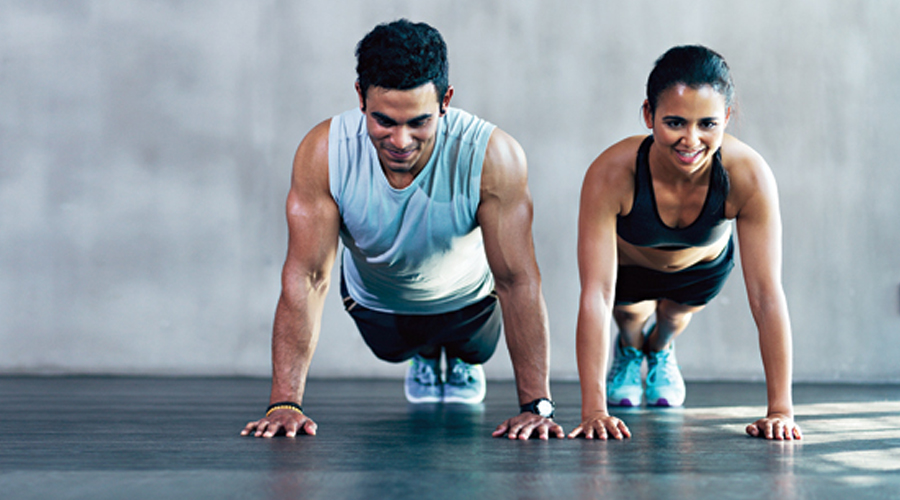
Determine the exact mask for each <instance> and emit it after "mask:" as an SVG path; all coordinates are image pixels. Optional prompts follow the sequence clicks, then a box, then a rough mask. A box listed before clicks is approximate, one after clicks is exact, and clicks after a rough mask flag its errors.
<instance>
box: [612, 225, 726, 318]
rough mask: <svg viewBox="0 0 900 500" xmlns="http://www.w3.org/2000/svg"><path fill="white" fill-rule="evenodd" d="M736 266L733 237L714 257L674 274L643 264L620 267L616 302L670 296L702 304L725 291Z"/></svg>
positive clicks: (678, 300)
mask: <svg viewBox="0 0 900 500" xmlns="http://www.w3.org/2000/svg"><path fill="white" fill-rule="evenodd" d="M733 268H734V237H732V238H731V239H730V240H728V246H726V247H725V249H724V250H722V253H720V254H719V256H718V257H716V258H715V259H713V260H711V261H709V262H701V263H699V264H695V265H693V266H691V267H689V268H687V269H683V270H681V271H677V272H674V273H664V272H661V271H656V270H653V269H647V268H645V267H641V266H619V276H618V278H617V279H616V304H617V305H626V304H636V303H638V302H643V301H645V300H660V299H669V300H671V301H673V302H677V303H679V304H684V305H687V306H702V305H705V304H707V303H708V302H709V301H710V300H712V299H713V297H715V296H716V295H718V294H719V292H720V291H722V287H724V286H725V281H726V280H727V279H728V275H729V274H731V270H732V269H733Z"/></svg>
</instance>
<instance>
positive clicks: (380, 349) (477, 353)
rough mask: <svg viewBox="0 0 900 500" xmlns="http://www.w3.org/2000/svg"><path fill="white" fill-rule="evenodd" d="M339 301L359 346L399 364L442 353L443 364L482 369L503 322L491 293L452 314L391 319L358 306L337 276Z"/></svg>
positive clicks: (495, 344) (495, 299) (419, 315)
mask: <svg viewBox="0 0 900 500" xmlns="http://www.w3.org/2000/svg"><path fill="white" fill-rule="evenodd" d="M341 298H342V299H343V301H344V309H345V310H346V311H347V312H348V313H349V314H350V317H352V318H353V321H354V322H356V327H357V328H359V333H361V334H362V337H363V340H365V341H366V344H367V345H368V346H369V348H370V349H372V352H373V353H375V355H376V356H378V357H379V358H381V359H383V360H385V361H391V362H400V361H404V360H407V359H409V358H411V357H413V356H414V355H416V354H418V353H420V352H423V351H433V350H435V349H436V348H443V349H444V351H445V352H446V353H447V357H448V358H460V359H462V360H463V361H465V362H466V363H469V364H481V363H484V362H485V361H487V360H488V359H490V357H491V356H492V355H493V354H494V351H495V350H496V349H497V342H498V341H499V340H500V330H501V328H502V326H503V317H502V314H501V311H500V307H498V306H499V304H498V302H497V295H496V293H495V292H491V294H490V295H488V296H487V297H485V298H483V299H481V300H480V301H478V302H476V303H474V304H472V305H470V306H466V307H464V308H462V309H459V310H457V311H450V312H447V313H442V314H391V313H383V312H379V311H373V310H371V309H367V308H365V307H363V306H361V305H360V304H358V303H357V302H356V301H355V300H353V298H352V297H350V295H349V293H348V292H347V285H346V284H345V283H344V277H343V275H341Z"/></svg>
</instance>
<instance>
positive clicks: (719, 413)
mask: <svg viewBox="0 0 900 500" xmlns="http://www.w3.org/2000/svg"><path fill="white" fill-rule="evenodd" d="M268 384H269V382H268V380H262V379H221V378H218V379H215V378H210V379H198V378H102V377H96V378H94V377H84V378H81V377H46V378H43V377H5V378H4V377H0V402H2V405H0V497H2V498H5V499H19V498H41V499H43V498H54V499H59V498H92V499H103V498H220V499H225V498H273V499H280V498H479V499H480V498H487V499H491V500H500V499H505V498H551V497H552V498H629V499H635V498H716V499H721V498H841V499H845V498H852V499H854V500H856V499H863V498H900V474H898V472H900V386H896V385H893V386H873V385H798V386H797V387H796V388H795V403H796V405H797V413H798V420H799V421H800V422H801V425H802V426H803V428H804V432H805V433H806V437H805V439H804V440H803V441H802V442H794V443H777V442H767V441H764V440H759V439H753V438H749V437H745V436H744V434H743V427H744V426H745V425H746V424H747V423H749V422H750V421H751V420H753V419H755V418H757V417H758V416H760V414H761V412H762V411H763V409H764V406H763V405H764V403H765V388H764V386H763V385H761V384H733V383H693V384H689V385H688V400H687V403H686V406H685V408H683V409H677V410H655V409H633V410H630V411H619V412H617V414H618V415H619V416H621V417H622V418H623V419H624V420H625V421H626V422H627V423H628V425H629V426H630V427H631V430H632V432H633V433H634V437H633V438H632V439H630V440H628V441H624V442H600V441H585V440H580V439H579V440H550V441H549V442H539V441H529V442H511V441H509V440H508V439H494V438H491V437H490V433H491V431H492V430H493V429H494V427H495V426H496V425H497V424H498V423H499V422H501V421H502V420H504V419H505V418H507V417H509V416H511V414H512V412H513V411H515V406H516V403H515V401H514V399H513V394H514V391H513V386H512V384H511V383H509V382H497V383H491V384H489V386H488V398H487V401H486V403H485V404H484V405H481V406H479V407H477V408H465V407H461V406H457V405H444V406H442V405H426V406H418V407H412V406H409V405H407V403H406V402H405V401H404V399H403V395H402V386H401V383H400V382H399V381H326V380H313V381H311V382H310V384H309V389H308V393H307V400H306V403H305V407H306V410H307V412H308V413H309V414H310V415H311V416H313V418H315V419H316V420H317V422H318V424H319V435H318V436H316V437H309V436H303V437H298V438H296V439H287V438H277V439H273V440H263V439H255V438H248V437H240V436H239V435H238V433H239V431H240V429H241V428H242V427H243V425H244V424H245V423H246V422H247V421H248V420H251V419H255V418H257V417H258V416H259V414H260V412H261V409H263V408H264V407H265V405H266V403H267V397H268ZM553 390H554V396H555V399H556V400H557V402H558V404H559V407H558V412H557V413H558V418H557V420H558V421H559V422H560V423H561V424H563V426H564V428H565V429H566V430H569V429H571V428H572V427H573V426H574V425H576V424H577V421H578V416H579V395H578V386H577V384H574V383H557V384H554V386H553Z"/></svg>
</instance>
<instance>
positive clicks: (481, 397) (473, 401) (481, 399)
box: [443, 391, 487, 405]
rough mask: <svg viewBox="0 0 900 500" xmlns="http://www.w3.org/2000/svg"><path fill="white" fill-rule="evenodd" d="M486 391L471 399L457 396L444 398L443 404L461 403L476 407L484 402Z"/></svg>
mask: <svg viewBox="0 0 900 500" xmlns="http://www.w3.org/2000/svg"><path fill="white" fill-rule="evenodd" d="M486 393H487V391H484V392H482V393H481V394H479V395H477V396H475V397H471V398H463V397H459V396H444V398H443V401H444V402H445V403H461V404H467V405H477V404H479V403H482V402H484V396H485V394H486Z"/></svg>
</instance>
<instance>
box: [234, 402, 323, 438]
mask: <svg viewBox="0 0 900 500" xmlns="http://www.w3.org/2000/svg"><path fill="white" fill-rule="evenodd" d="M317 428H318V425H316V423H315V422H313V420H312V419H311V418H309V417H307V416H306V415H304V414H302V413H300V412H297V411H294V410H287V409H285V410H275V411H273V412H272V414H271V415H269V416H268V417H263V418H261V419H259V420H257V421H255V422H250V423H248V424H247V425H246V426H245V427H244V430H242V431H241V436H249V435H250V434H253V436H255V437H262V438H270V437H273V436H276V435H278V434H279V433H283V434H284V435H285V436H287V437H294V436H296V435H297V432H299V431H301V430H302V431H303V433H304V434H309V435H310V436H315V435H316V429H317Z"/></svg>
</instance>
